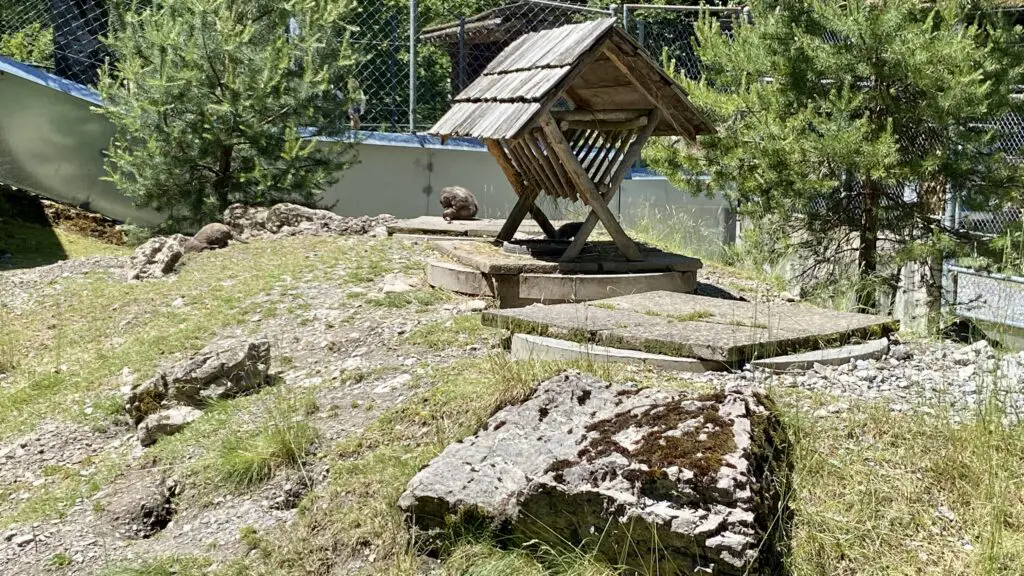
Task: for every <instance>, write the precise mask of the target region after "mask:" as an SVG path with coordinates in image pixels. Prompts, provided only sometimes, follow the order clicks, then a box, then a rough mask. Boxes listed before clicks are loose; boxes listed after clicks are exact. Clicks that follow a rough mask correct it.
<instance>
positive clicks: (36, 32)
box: [0, 0, 120, 85]
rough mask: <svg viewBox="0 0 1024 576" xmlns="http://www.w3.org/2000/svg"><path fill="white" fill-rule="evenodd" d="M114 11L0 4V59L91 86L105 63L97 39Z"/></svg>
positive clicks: (96, 0)
mask: <svg viewBox="0 0 1024 576" xmlns="http://www.w3.org/2000/svg"><path fill="white" fill-rule="evenodd" d="M119 9H120V8H119V5H118V2H117V1H113V2H111V1H108V0H0V55H3V56H7V57H9V58H13V59H15V60H19V61H22V62H25V63H27V64H32V65H34V66H38V67H40V68H44V69H47V70H49V71H52V72H53V73H54V74H56V75H58V76H60V77H62V78H66V79H68V80H71V81H73V82H78V83H79V84H86V85H90V84H95V82H96V79H97V74H98V71H99V68H100V66H102V65H103V63H104V62H105V61H107V60H108V59H109V57H110V53H109V52H108V51H107V49H106V47H105V46H104V45H103V43H102V41H101V40H100V39H101V38H102V37H104V36H105V35H106V34H107V33H108V31H109V30H110V28H111V26H112V25H115V23H116V21H117V19H116V16H114V15H115V14H116V13H117V12H118V10H119Z"/></svg>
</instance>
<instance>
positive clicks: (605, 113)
mask: <svg viewBox="0 0 1024 576" xmlns="http://www.w3.org/2000/svg"><path fill="white" fill-rule="evenodd" d="M647 113H648V110H557V111H554V112H552V113H551V115H552V116H554V117H555V120H558V121H559V122H561V121H563V120H565V121H569V122H572V121H577V120H580V121H595V120H596V121H603V122H628V121H630V120H638V119H641V118H642V119H643V120H644V121H645V122H646V120H647Z"/></svg>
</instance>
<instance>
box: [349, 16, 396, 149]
mask: <svg viewBox="0 0 1024 576" xmlns="http://www.w3.org/2000/svg"><path fill="white" fill-rule="evenodd" d="M349 23H350V24H351V25H352V26H353V32H352V37H351V42H352V46H353V48H354V49H355V53H356V57H357V59H358V60H357V64H356V70H355V73H354V76H355V77H354V78H353V82H354V83H355V84H354V87H356V88H358V89H357V90H350V91H349V92H350V93H353V100H354V102H352V103H351V105H350V110H351V112H352V113H353V114H352V116H354V117H355V118H356V119H357V121H356V122H355V126H357V127H358V128H360V129H362V130H379V131H387V132H402V131H405V130H407V129H408V103H409V5H408V1H407V0H394V1H390V2H362V3H360V4H359V6H358V7H357V8H356V10H355V11H354V12H353V14H352V15H351V18H350V22H349Z"/></svg>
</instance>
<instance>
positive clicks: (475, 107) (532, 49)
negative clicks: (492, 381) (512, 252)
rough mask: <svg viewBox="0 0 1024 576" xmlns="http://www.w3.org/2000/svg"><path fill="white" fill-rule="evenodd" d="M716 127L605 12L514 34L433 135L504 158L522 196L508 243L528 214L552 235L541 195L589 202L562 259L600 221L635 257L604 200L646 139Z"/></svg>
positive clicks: (505, 236)
mask: <svg viewBox="0 0 1024 576" xmlns="http://www.w3.org/2000/svg"><path fill="white" fill-rule="evenodd" d="M556 104H557V106H556ZM714 130H715V129H714V127H713V126H712V125H711V124H710V123H709V122H708V121H707V119H705V118H704V117H703V116H702V115H701V114H700V112H699V111H698V110H697V109H696V107H694V105H693V104H692V103H691V102H690V100H689V99H688V98H687V97H686V92H685V91H684V90H683V88H682V87H681V86H679V85H678V84H677V83H676V82H675V81H674V80H672V78H670V77H669V76H668V75H667V74H666V73H665V71H664V70H662V68H661V67H660V66H658V65H657V64H655V63H654V62H653V61H652V60H651V59H650V58H649V57H648V56H647V55H646V54H645V53H644V52H643V51H642V49H641V48H640V46H639V45H638V44H637V43H636V41H635V40H633V38H631V37H630V36H629V35H628V34H626V33H625V32H624V31H622V30H621V29H620V28H618V27H616V26H615V19H612V18H609V19H603V20H596V21H592V22H586V23H583V24H573V25H569V26H562V27H559V28H553V29H550V30H544V31H540V32H533V33H531V34H527V35H524V36H522V37H520V38H519V39H518V40H516V41H515V42H513V43H512V44H511V45H509V46H508V48H506V49H505V50H504V51H502V52H501V54H499V55H498V56H497V57H496V58H495V59H494V60H493V61H492V62H491V64H490V65H489V66H488V67H487V69H486V70H484V72H483V74H482V75H481V76H480V77H478V78H477V79H476V80H475V81H474V82H473V83H472V84H470V85H469V86H468V87H467V88H466V89H465V90H463V91H462V92H461V93H460V94H459V95H458V96H457V97H456V98H455V101H454V105H453V106H452V108H451V109H450V110H449V111H448V113H446V114H445V115H444V116H443V117H442V118H441V120H439V121H438V122H437V124H435V125H434V127H433V128H431V130H430V133H431V134H434V135H438V136H441V138H442V139H444V138H447V137H449V136H462V137H471V138H480V139H482V140H483V141H484V143H485V144H486V146H487V149H488V150H489V151H490V153H491V155H493V156H494V158H495V160H496V161H497V162H498V165H499V166H501V169H502V170H503V171H504V173H505V176H506V177H507V178H508V181H509V183H510V184H511V185H512V189H513V190H515V192H516V194H517V195H518V197H519V200H518V201H517V202H516V205H515V207H514V208H513V209H512V212H511V213H510V214H509V216H508V219H507V220H506V221H505V224H504V226H503V227H502V229H501V231H500V232H499V234H498V237H497V239H498V240H499V241H503V242H508V241H510V240H511V239H512V237H513V235H514V234H515V233H516V231H517V230H518V228H519V225H520V224H521V223H522V221H523V219H524V218H525V217H526V215H527V214H530V215H531V216H532V217H533V219H534V220H535V221H536V222H537V224H538V225H539V226H540V227H541V229H543V230H544V232H545V234H546V235H547V236H548V237H549V238H554V236H555V230H554V227H553V226H552V225H551V222H550V221H549V220H548V218H547V216H545V215H544V213H543V211H541V209H540V208H539V207H538V206H537V205H536V204H535V203H534V201H535V200H536V199H537V197H538V195H540V194H542V193H543V194H547V195H548V196H553V197H556V198H565V199H568V200H571V201H577V200H582V201H583V203H584V204H586V205H588V206H590V209H591V211H590V214H589V215H588V216H587V219H586V221H585V222H584V223H583V226H582V228H581V229H580V231H579V232H578V233H577V234H576V236H575V239H574V240H573V242H572V244H570V245H569V247H568V248H567V249H566V251H565V252H564V253H563V254H562V256H561V259H562V260H563V261H571V260H574V259H576V258H577V257H578V256H579V255H580V252H581V250H582V249H583V247H584V245H585V243H586V241H587V238H588V237H589V236H590V234H591V233H592V232H593V230H594V228H595V227H596V226H597V223H598V221H600V222H601V223H602V224H603V225H604V227H605V230H607V231H608V233H609V234H610V235H611V237H612V239H613V240H614V241H615V245H616V246H617V248H618V250H619V251H620V252H621V253H622V254H623V256H625V258H626V259H628V260H632V261H640V260H642V259H643V258H642V256H641V254H640V251H639V250H638V249H637V247H636V245H635V244H634V243H633V241H632V240H630V238H629V237H628V236H627V235H626V233H625V232H624V231H623V230H622V226H620V225H619V222H618V220H617V219H616V218H615V216H614V214H612V212H611V210H609V208H608V202H609V201H610V200H611V199H612V197H613V196H614V195H615V193H616V192H617V190H618V188H619V185H620V184H621V183H622V180H623V179H624V178H625V177H626V175H627V174H628V173H629V170H630V167H631V166H632V165H633V164H634V162H635V161H636V159H637V158H639V156H640V150H641V149H642V148H643V145H644V143H645V142H646V141H647V140H648V138H650V137H651V136H682V137H685V138H687V139H688V140H690V141H696V138H697V136H699V135H702V134H711V133H713V132H714Z"/></svg>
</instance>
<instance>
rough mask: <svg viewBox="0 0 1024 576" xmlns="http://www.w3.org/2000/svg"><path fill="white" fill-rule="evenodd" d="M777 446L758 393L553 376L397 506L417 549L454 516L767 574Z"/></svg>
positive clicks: (626, 558) (517, 535) (775, 522)
mask: <svg viewBox="0 0 1024 576" xmlns="http://www.w3.org/2000/svg"><path fill="white" fill-rule="evenodd" d="M785 446H786V440H785V434H784V432H783V429H782V426H781V424H780V422H779V420H778V418H777V417H776V416H775V414H774V412H773V411H772V410H771V409H770V402H769V401H768V400H767V399H765V398H764V397H763V396H762V395H761V394H758V393H753V392H750V391H749V390H746V391H744V390H738V389H737V390H726V391H723V392H719V393H715V394H708V395H703V396H697V395H692V394H686V393H683V392H678V391H668V390H657V389H638V388H635V387H633V386H626V385H612V384H608V383H606V382H603V381H601V380H598V379H596V378H592V377H589V376H582V375H580V374H578V373H566V374H563V375H561V376H558V377H555V378H553V379H551V380H548V381H547V382H544V383H542V384H540V386H538V388H537V390H536V391H535V392H534V394H533V396H532V397H531V398H530V399H529V400H527V401H526V402H525V403H523V404H521V405H518V406H511V407H508V408H505V409H503V410H501V411H499V412H498V413H497V414H495V415H494V416H493V417H491V418H490V420H488V422H487V424H486V425H485V426H484V428H483V429H482V430H481V431H480V432H479V433H477V434H476V435H474V436H471V437H469V438H466V439H465V440H463V441H461V442H458V443H456V444H453V445H451V446H449V447H448V448H447V449H445V451H444V452H443V453H441V455H439V456H438V457H437V458H435V459H434V460H433V461H432V462H431V463H430V464H429V465H428V466H426V467H425V468H424V469H423V470H421V471H420V472H419V473H418V474H417V475H416V476H415V477H414V478H413V479H412V480H411V481H410V482H409V484H408V486H407V487H406V491H405V492H404V493H403V494H402V496H401V498H400V499H399V502H398V505H399V507H400V508H401V509H402V510H403V512H404V513H405V517H406V521H407V523H408V524H410V525H411V527H412V528H413V532H414V537H415V539H416V540H417V542H418V544H419V545H420V546H423V547H424V548H426V549H428V550H429V549H435V550H436V549H437V548H438V547H439V546H440V545H441V544H442V543H443V538H445V537H446V536H445V535H446V534H451V524H450V522H451V521H453V519H457V520H461V521H462V522H465V523H472V524H474V525H476V526H485V527H487V528H488V529H490V530H492V531H493V532H494V533H495V536H497V537H498V538H500V539H501V540H502V541H504V542H508V543H512V544H518V545H527V544H529V543H530V542H535V543H542V544H546V545H549V546H554V547H559V546H565V545H568V546H572V547H582V548H584V549H590V550H593V551H595V552H596V553H597V554H598V556H600V557H603V558H604V559H606V560H607V561H609V562H611V563H612V564H615V565H624V566H627V567H630V568H633V569H637V570H639V571H640V572H642V573H648V572H650V571H651V566H652V565H653V566H656V571H657V572H658V573H659V574H662V575H675V574H679V575H682V574H694V573H707V574H723V575H740V574H770V573H772V572H773V571H775V570H776V569H777V567H778V565H779V558H780V557H781V554H782V550H781V545H780V544H778V543H779V542H783V541H784V538H783V536H784V534H783V531H784V528H780V526H782V527H784V526H786V525H787V524H788V523H787V521H786V517H785V514H784V515H783V517H782V519H781V520H780V519H779V513H780V510H784V508H785V507H784V506H783V505H782V497H781V492H782V488H781V487H782V486H784V485H785V482H786V478H787V475H788V470H787V468H786V465H785V462H787V459H786V458H785V455H784V453H783V451H784V449H785ZM652 563H656V564H652Z"/></svg>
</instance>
